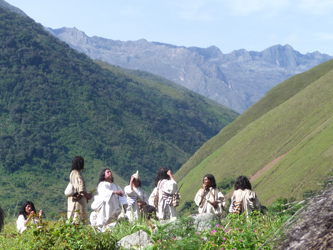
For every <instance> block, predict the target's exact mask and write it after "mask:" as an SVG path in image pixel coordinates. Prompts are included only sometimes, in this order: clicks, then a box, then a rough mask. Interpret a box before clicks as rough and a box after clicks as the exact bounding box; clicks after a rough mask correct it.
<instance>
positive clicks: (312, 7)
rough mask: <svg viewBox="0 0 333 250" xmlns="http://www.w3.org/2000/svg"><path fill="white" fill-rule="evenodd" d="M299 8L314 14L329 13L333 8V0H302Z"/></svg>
mask: <svg viewBox="0 0 333 250" xmlns="http://www.w3.org/2000/svg"><path fill="white" fill-rule="evenodd" d="M298 8H300V9H301V10H303V11H307V12H310V13H313V14H317V15H320V14H329V13H331V12H332V10H333V1H332V0H301V1H300V3H299V4H298Z"/></svg>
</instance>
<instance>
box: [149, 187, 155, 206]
mask: <svg viewBox="0 0 333 250" xmlns="http://www.w3.org/2000/svg"><path fill="white" fill-rule="evenodd" d="M156 192H157V187H155V188H154V190H153V192H152V193H151V194H150V196H149V198H148V204H149V205H150V206H154V199H155V196H156Z"/></svg>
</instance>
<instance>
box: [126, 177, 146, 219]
mask: <svg viewBox="0 0 333 250" xmlns="http://www.w3.org/2000/svg"><path fill="white" fill-rule="evenodd" d="M124 192H125V195H126V198H127V204H128V207H127V211H126V216H127V217H128V219H129V220H130V221H133V220H137V219H139V214H140V210H141V209H142V208H143V206H145V205H147V203H148V196H147V194H146V193H145V191H144V190H143V189H142V188H141V181H140V176H139V171H137V172H136V173H135V174H133V175H132V176H131V180H130V183H129V185H128V186H126V187H125V188H124Z"/></svg>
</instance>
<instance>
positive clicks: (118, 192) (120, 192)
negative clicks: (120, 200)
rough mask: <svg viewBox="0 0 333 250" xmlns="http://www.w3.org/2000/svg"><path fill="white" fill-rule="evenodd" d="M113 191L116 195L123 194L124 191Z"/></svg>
mask: <svg viewBox="0 0 333 250" xmlns="http://www.w3.org/2000/svg"><path fill="white" fill-rule="evenodd" d="M114 193H115V194H116V195H119V196H124V193H123V191H120V190H119V191H114Z"/></svg>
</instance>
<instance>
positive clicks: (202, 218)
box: [191, 214, 221, 232]
mask: <svg viewBox="0 0 333 250" xmlns="http://www.w3.org/2000/svg"><path fill="white" fill-rule="evenodd" d="M191 217H192V218H193V219H194V222H193V225H194V227H195V229H196V230H197V231H198V232H200V231H203V230H206V229H207V230H210V229H211V228H213V227H215V226H216V225H217V224H220V223H221V220H220V218H219V217H218V216H216V215H214V214H194V215H191Z"/></svg>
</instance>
